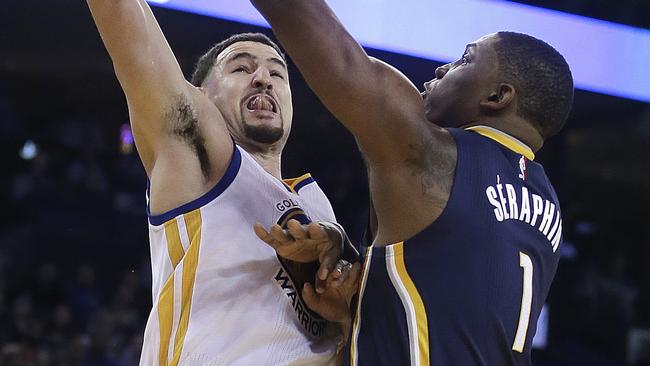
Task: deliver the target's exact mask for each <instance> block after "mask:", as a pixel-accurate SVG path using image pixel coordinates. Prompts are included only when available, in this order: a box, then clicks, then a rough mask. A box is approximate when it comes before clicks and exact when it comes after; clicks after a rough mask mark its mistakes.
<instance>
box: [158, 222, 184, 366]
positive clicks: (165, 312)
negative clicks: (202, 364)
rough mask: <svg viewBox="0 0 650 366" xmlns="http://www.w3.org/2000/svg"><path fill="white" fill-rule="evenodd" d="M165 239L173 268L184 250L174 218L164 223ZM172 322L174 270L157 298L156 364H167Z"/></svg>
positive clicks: (164, 365) (163, 365) (162, 365)
mask: <svg viewBox="0 0 650 366" xmlns="http://www.w3.org/2000/svg"><path fill="white" fill-rule="evenodd" d="M165 239H166V241H167V253H168V255H169V260H170V261H171V265H172V268H173V269H176V266H178V264H179V263H180V262H181V260H182V259H183V256H184V255H185V251H184V250H183V244H181V235H180V231H179V230H178V223H177V221H176V219H172V220H169V221H167V222H166V223H165ZM173 322H174V272H173V270H172V274H171V276H169V278H168V279H167V281H166V282H165V285H164V286H163V289H162V292H161V293H160V297H159V298H158V324H159V328H160V348H159V350H158V364H159V365H160V366H167V360H168V358H169V343H170V341H171V335H172V327H173Z"/></svg>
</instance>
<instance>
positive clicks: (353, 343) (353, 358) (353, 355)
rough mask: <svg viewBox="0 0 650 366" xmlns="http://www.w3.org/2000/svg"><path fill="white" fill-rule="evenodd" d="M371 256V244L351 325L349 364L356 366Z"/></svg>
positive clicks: (367, 251) (367, 252) (364, 264)
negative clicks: (362, 307)
mask: <svg viewBox="0 0 650 366" xmlns="http://www.w3.org/2000/svg"><path fill="white" fill-rule="evenodd" d="M371 258H372V245H371V246H369V247H368V249H366V258H365V260H364V261H363V268H361V271H362V272H361V273H362V274H363V276H362V277H361V283H360V285H359V298H358V299H357V310H356V314H355V317H354V323H353V325H352V339H351V340H350V366H357V360H358V355H357V339H358V336H359V335H358V334H357V332H358V331H359V327H360V324H361V301H362V300H363V293H364V291H365V289H366V281H367V280H368V273H369V272H370V259H371Z"/></svg>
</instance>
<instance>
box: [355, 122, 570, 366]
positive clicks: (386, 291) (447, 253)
mask: <svg viewBox="0 0 650 366" xmlns="http://www.w3.org/2000/svg"><path fill="white" fill-rule="evenodd" d="M449 131H450V133H451V134H452V136H453V138H454V140H455V141H456V144H457V148H458V161H457V165H456V172H455V177H454V183H453V186H452V190H451V193H450V197H449V200H448V202H447V206H446V207H445V209H444V210H443V212H442V214H441V216H440V217H439V218H438V219H437V220H436V221H435V222H433V223H432V224H431V225H429V226H428V227H426V228H425V229H424V230H423V231H421V232H420V233H418V234H416V235H415V236H414V237H412V238H410V239H408V240H406V241H404V242H400V243H393V244H392V245H387V246H385V247H377V246H371V247H369V248H368V249H367V250H366V254H365V260H364V270H363V276H362V278H361V283H360V293H359V301H358V306H357V313H356V318H355V322H354V326H353V331H352V337H351V345H350V363H351V365H354V366H356V365H361V366H366V365H373V366H377V365H391V366H392V365H400V366H402V365H436V366H471V365H485V366H507V365H517V366H519V365H530V364H531V361H530V349H531V343H532V338H533V336H534V334H535V328H536V320H537V318H538V317H539V313H540V311H541V309H542V305H543V303H544V301H545V299H546V296H547V294H548V291H549V288H550V286H551V281H552V280H553V276H554V275H555V271H556V269H557V265H558V259H559V251H558V248H559V246H560V245H561V241H562V218H561V215H560V207H559V203H558V199H557V196H556V194H555V191H554V189H553V187H552V186H551V183H550V182H549V180H548V178H547V177H546V174H545V173H544V169H543V167H542V166H541V165H540V164H538V163H535V162H534V161H533V159H534V154H533V152H532V150H531V149H530V148H529V147H528V146H526V145H525V144H523V143H522V142H520V141H519V140H517V139H515V138H513V137H511V136H509V135H507V134H505V133H503V132H501V131H498V130H495V129H493V128H490V127H484V126H476V127H471V128H469V129H468V130H459V129H450V130H449Z"/></svg>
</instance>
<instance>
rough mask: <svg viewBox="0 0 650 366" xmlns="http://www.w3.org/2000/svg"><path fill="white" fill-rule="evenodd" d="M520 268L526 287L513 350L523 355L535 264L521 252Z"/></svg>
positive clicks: (524, 287)
mask: <svg viewBox="0 0 650 366" xmlns="http://www.w3.org/2000/svg"><path fill="white" fill-rule="evenodd" d="M519 266H520V267H521V268H523V269H524V286H523V291H522V295H521V311H520V313H519V325H518V326H517V333H516V334H515V342H514V343H513V344H512V350H513V351H516V352H519V353H521V352H523V351H524V344H525V343H526V332H527V331H528V321H529V320H530V308H531V306H532V304H533V262H532V261H531V260H530V257H529V256H528V255H527V254H526V253H522V252H519Z"/></svg>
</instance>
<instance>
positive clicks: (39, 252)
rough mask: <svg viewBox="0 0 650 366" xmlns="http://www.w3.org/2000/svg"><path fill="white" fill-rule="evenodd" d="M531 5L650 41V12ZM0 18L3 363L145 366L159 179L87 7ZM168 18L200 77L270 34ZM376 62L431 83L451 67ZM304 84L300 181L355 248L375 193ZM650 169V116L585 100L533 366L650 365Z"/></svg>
mask: <svg viewBox="0 0 650 366" xmlns="http://www.w3.org/2000/svg"><path fill="white" fill-rule="evenodd" d="M519 2H524V3H529V4H531V5H535V6H544V7H548V8H552V9H557V10H561V11H567V12H573V13H576V14H581V15H586V16H590V17H597V18H601V19H604V20H610V21H615V22H619V23H624V24H629V25H633V26H637V27H643V28H645V29H650V16H648V14H650V2H648V1H645V0H619V1H618V2H616V3H613V2H605V1H601V2H597V1H586V0H582V1H571V2H564V1H560V0H553V1H551V0H528V1H519ZM3 8H4V9H3V10H2V11H0V157H1V162H2V165H1V168H2V173H1V174H0V207H1V208H2V209H1V210H0V365H7V366H9V365H11V366H13V365H19V366H32V365H57V366H63V365H80V366H91V365H93V366H94V365H98V366H104V365H105V366H118V365H119V366H122V365H136V364H137V363H138V360H139V352H140V347H141V342H142V334H143V330H144V325H145V321H146V318H147V316H148V311H149V309H150V307H151V287H150V277H151V275H150V264H149V244H148V239H147V229H146V225H147V221H146V220H147V219H146V214H145V194H144V191H145V186H146V176H145V174H144V170H143V168H142V166H141V164H140V161H139V160H138V157H137V154H136V152H135V150H134V146H133V140H132V136H131V134H130V129H129V124H128V114H127V111H126V103H125V101H124V98H123V95H122V94H121V91H120V89H119V86H118V84H117V82H116V80H115V78H114V76H113V73H112V68H111V64H110V62H109V59H108V56H107V54H106V53H105V51H104V50H103V47H102V45H101V43H100V39H99V36H98V34H97V32H96V30H95V29H94V26H93V24H92V22H91V19H90V15H89V13H88V11H87V9H86V7H85V3H84V2H78V1H72V0H61V1H56V2H40V1H22V2H13V1H11V2H6V3H3ZM155 12H156V15H157V17H158V19H159V22H160V23H161V25H162V27H163V30H164V31H165V33H166V34H167V37H168V39H169V42H170V44H171V46H172V48H173V49H174V51H175V52H176V56H177V57H178V59H179V61H180V63H181V66H182V68H183V70H184V72H185V73H186V74H190V73H191V71H192V67H193V64H194V62H195V60H196V59H197V58H198V56H200V55H201V54H202V53H203V52H204V51H205V50H206V49H207V48H208V47H209V46H210V45H211V44H212V43H215V42H217V41H219V40H221V39H223V38H225V37H227V36H228V35H230V34H232V33H236V32H245V31H264V32H268V31H267V30H261V29H258V28H255V27H252V26H247V25H242V24H237V23H231V22H226V21H221V20H216V19H209V18H205V17H202V16H198V15H191V14H186V13H179V12H175V11H170V10H160V9H156V11H155ZM432 21H433V20H432ZM468 41H470V40H468ZM458 47H459V54H460V53H461V51H462V48H463V47H464V45H462V44H459V45H458ZM368 51H369V53H370V54H372V55H374V56H377V57H379V58H382V59H384V60H386V61H388V62H390V63H392V64H394V65H396V66H397V67H398V68H400V69H401V70H403V71H404V72H405V73H406V74H407V76H409V77H410V78H411V80H413V81H414V82H415V83H416V85H421V84H422V82H424V81H426V80H428V79H430V78H431V77H432V76H433V70H434V69H435V67H436V66H439V65H438V64H436V63H434V62H431V61H428V60H422V59H417V58H413V57H407V56H403V55H396V54H390V53H386V52H381V51H377V50H368ZM610 56H611V57H616V55H610ZM648 66H649V70H650V65H648ZM291 72H292V88H293V94H294V104H295V116H294V129H293V132H292V137H291V138H290V139H289V142H288V146H287V149H286V150H285V154H284V160H283V170H284V172H285V176H287V177H290V176H298V175H301V174H302V173H303V172H311V173H312V175H313V176H314V177H315V178H316V180H317V181H318V182H319V184H320V185H321V187H322V188H323V189H324V191H325V192H326V193H327V194H328V195H329V197H330V199H331V201H332V203H333V206H334V208H335V211H336V212H337V216H338V218H339V220H340V221H341V222H342V223H343V224H344V225H345V226H346V228H348V231H349V232H350V234H351V236H352V237H353V238H355V239H357V241H358V240H359V239H360V237H361V234H362V232H363V230H364V227H365V224H366V220H367V187H366V178H365V172H364V168H363V164H362V162H361V159H360V157H359V154H358V152H357V149H356V146H355V143H354V140H353V139H352V138H351V136H349V135H348V134H347V133H346V132H345V131H344V130H343V129H342V128H341V127H340V126H338V125H337V123H336V122H335V120H334V119H333V118H332V117H331V115H329V113H328V112H327V111H326V110H324V108H323V107H322V106H321V105H320V104H319V102H318V101H317V100H316V98H315V97H314V95H313V93H312V92H311V91H310V90H309V89H308V88H307V86H306V85H305V83H304V82H303V81H302V80H301V79H300V77H299V75H298V73H297V71H296V70H295V68H293V67H292V70H291ZM649 72H650V71H649ZM611 77H612V78H616V70H612V75H611ZM648 87H649V88H650V85H649V86H648ZM649 156H650V104H647V103H642V102H635V101H631V100H626V99H621V98H615V97H610V96H605V95H599V94H593V93H587V92H583V91H577V93H576V98H575V107H574V110H573V112H572V115H571V119H570V120H569V122H568V124H567V127H566V128H565V130H564V132H562V134H561V135H559V136H556V137H554V138H553V139H551V140H550V141H549V142H548V143H547V146H545V147H544V149H543V150H542V152H541V153H540V154H539V158H538V160H539V161H541V162H542V163H543V164H544V165H545V167H546V170H547V172H548V174H549V176H550V178H551V180H552V181H553V182H554V184H555V186H556V189H557V191H558V196H559V198H560V201H561V203H562V208H563V211H564V217H565V219H564V220H565V223H564V225H565V226H564V231H565V233H564V238H565V239H564V240H565V242H564V246H563V247H562V248H561V258H562V259H561V262H560V267H559V271H558V273H557V275H556V278H555V281H554V284H553V287H552V290H551V293H550V296H549V299H548V302H547V306H546V309H545V315H544V316H543V317H542V320H541V322H542V323H541V326H540V332H539V334H538V337H537V339H536V340H535V345H536V349H535V351H534V362H533V364H534V365H549V366H564V365H566V366H573V365H594V366H600V365H602V366H614V365H634V366H642V365H650V209H649V207H650V157H649ZM459 225H462V223H459Z"/></svg>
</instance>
